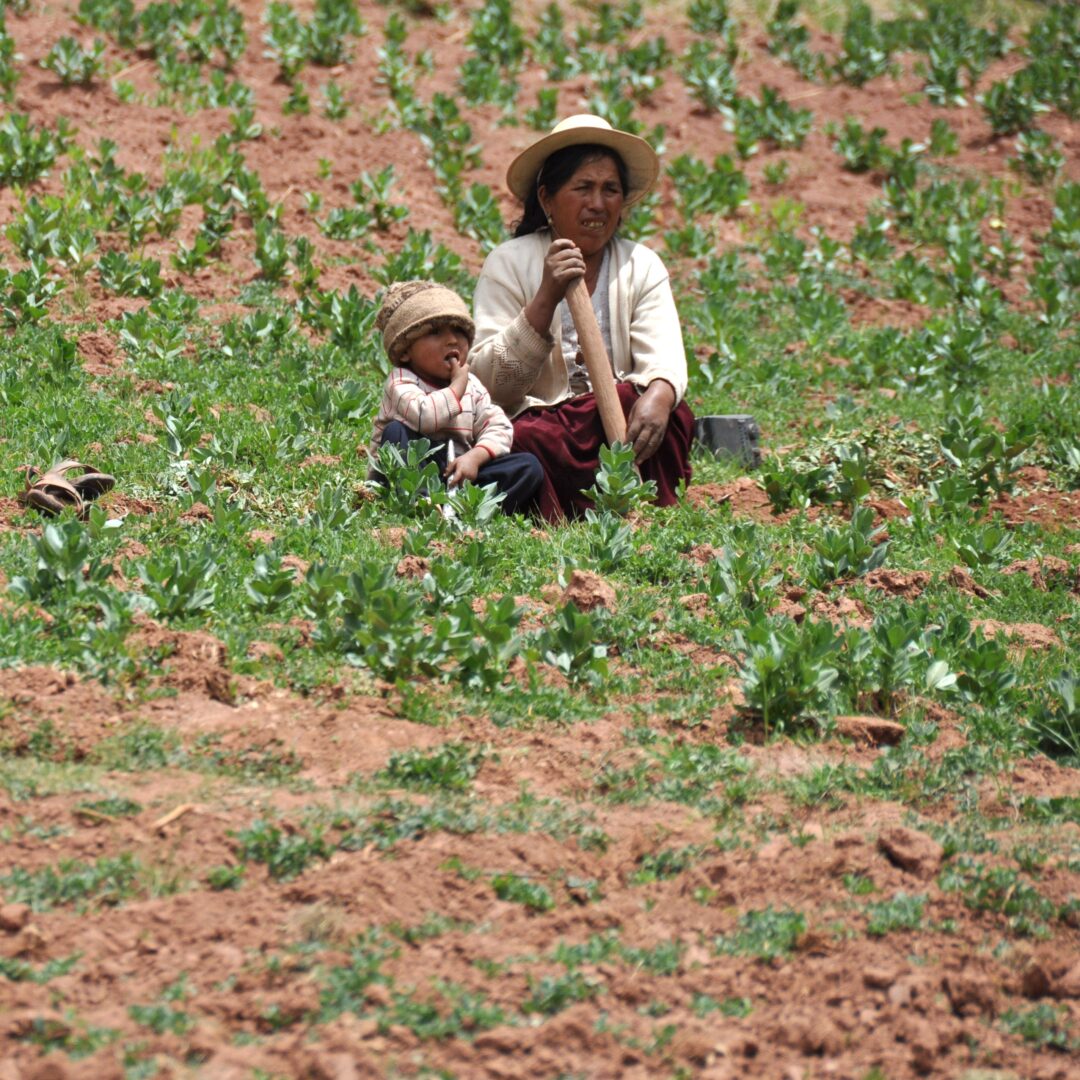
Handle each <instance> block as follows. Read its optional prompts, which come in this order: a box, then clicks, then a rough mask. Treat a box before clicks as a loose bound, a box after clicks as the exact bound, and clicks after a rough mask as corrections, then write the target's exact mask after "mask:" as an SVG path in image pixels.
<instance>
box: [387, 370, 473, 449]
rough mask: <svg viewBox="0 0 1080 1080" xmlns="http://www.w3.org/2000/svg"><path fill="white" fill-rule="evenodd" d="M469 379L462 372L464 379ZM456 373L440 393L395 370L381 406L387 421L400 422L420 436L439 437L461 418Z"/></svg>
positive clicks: (460, 391)
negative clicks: (387, 416)
mask: <svg viewBox="0 0 1080 1080" xmlns="http://www.w3.org/2000/svg"><path fill="white" fill-rule="evenodd" d="M468 377H469V372H468V368H466V369H465V379H466V380H467V379H468ZM458 386H459V384H458V379H457V373H456V372H455V373H454V378H453V379H452V380H451V382H450V385H449V386H448V387H446V389H444V390H432V391H430V392H429V391H427V390H425V389H424V388H423V387H422V386H421V385H420V384H419V382H418V381H417V379H416V376H415V375H413V374H412V372H410V371H407V370H404V369H398V370H396V371H394V372H393V373H392V374H391V375H390V379H389V381H388V382H387V384H386V395H385V399H384V402H383V406H384V411H385V412H386V413H387V414H388V415H389V417H390V419H391V420H400V421H401V422H402V423H403V424H404V425H405V426H406V427H409V428H412V430H413V431H418V432H419V433H420V434H421V435H439V434H441V433H442V432H443V431H444V430H445V429H446V428H448V427H451V426H452V425H453V421H454V420H455V419H456V418H457V417H458V416H459V415H460V414H461V398H462V396H463V394H464V387H463V386H462V387H461V389H459V388H458Z"/></svg>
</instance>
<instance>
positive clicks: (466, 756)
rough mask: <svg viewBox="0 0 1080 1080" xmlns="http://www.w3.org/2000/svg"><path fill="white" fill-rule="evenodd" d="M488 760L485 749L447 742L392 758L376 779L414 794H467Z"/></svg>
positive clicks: (391, 756)
mask: <svg viewBox="0 0 1080 1080" xmlns="http://www.w3.org/2000/svg"><path fill="white" fill-rule="evenodd" d="M486 757H487V751H486V750H485V749H484V748H483V747H482V746H468V745H466V744H465V743H453V742H451V743H443V744H442V746H439V747H437V748H436V749H435V750H432V751H425V750H404V751H401V752H400V753H394V754H391V755H390V760H389V761H388V762H387V764H386V767H385V768H383V769H380V770H379V771H378V772H377V773H376V774H375V779H376V780H377V781H380V782H381V783H383V784H385V785H386V786H388V787H403V788H408V789H409V790H411V791H465V790H467V789H468V788H469V786H470V784H471V783H472V781H473V780H474V779H475V777H476V774H477V773H478V772H479V771H480V766H481V764H483V761H484V759H485V758H486Z"/></svg>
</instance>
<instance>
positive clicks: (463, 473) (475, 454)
mask: <svg viewBox="0 0 1080 1080" xmlns="http://www.w3.org/2000/svg"><path fill="white" fill-rule="evenodd" d="M488 460H490V455H489V454H488V452H487V451H486V450H483V449H481V448H480V447H479V446H474V447H473V448H472V449H471V450H469V451H467V452H466V453H464V454H462V455H461V457H456V458H454V460H453V461H451V462H450V464H449V465H447V466H446V470H445V472H444V473H443V475H444V476H445V477H446V482H447V484H450V485H455V484H463V483H464V482H465V481H466V480H468V481H469V483H470V484H475V483H476V477H477V476H478V475H479V473H480V466H481V465H483V464H484V463H485V462H487V461H488Z"/></svg>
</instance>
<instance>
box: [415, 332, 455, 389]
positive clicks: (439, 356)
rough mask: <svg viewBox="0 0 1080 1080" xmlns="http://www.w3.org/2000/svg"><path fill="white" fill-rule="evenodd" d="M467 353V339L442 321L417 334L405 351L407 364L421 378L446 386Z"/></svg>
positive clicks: (433, 383)
mask: <svg viewBox="0 0 1080 1080" xmlns="http://www.w3.org/2000/svg"><path fill="white" fill-rule="evenodd" d="M468 354H469V339H468V338H467V337H466V336H465V333H464V331H462V330H459V329H458V327H456V326H454V325H453V323H442V324H441V325H439V326H436V327H435V329H434V330H432V331H431V333H430V334H425V335H424V336H423V337H419V338H417V339H416V340H415V341H414V342H413V343H412V345H410V346H409V351H408V353H406V358H407V360H408V366H409V367H410V368H412V370H413V371H414V372H416V374H417V375H419V376H420V378H421V379H423V380H424V382H428V383H431V384H432V385H433V386H449V385H450V380H451V379H452V378H453V376H454V372H455V371H456V370H457V365H458V364H463V363H464V362H465V357H466V356H468Z"/></svg>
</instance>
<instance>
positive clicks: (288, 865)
mask: <svg viewBox="0 0 1080 1080" xmlns="http://www.w3.org/2000/svg"><path fill="white" fill-rule="evenodd" d="M235 838H236V854H237V857H238V858H239V859H240V860H242V861H243V862H255V863H262V864H264V865H265V866H266V869H267V872H268V873H269V874H270V876H271V877H272V878H273V879H274V880H275V881H287V880H289V879H290V878H294V877H296V875H297V874H300V873H302V872H303V870H304V869H305V868H306V867H307V865H308V864H309V863H310V862H312V861H314V860H315V859H327V858H329V857H330V847H329V846H328V844H327V843H326V841H325V840H324V839H323V836H322V832H321V830H319V829H315V830H314V831H313V832H312V833H311V834H310V835H309V834H307V833H304V832H300V831H297V832H291V831H290V832H287V831H285V830H283V829H281V828H279V827H278V826H277V825H273V824H271V823H270V822H269V821H266V820H265V819H263V818H260V819H259V820H257V821H255V822H254V823H253V824H252V825H251V826H250V828H247V829H242V830H241V831H240V832H238V833H236V834H235Z"/></svg>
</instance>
